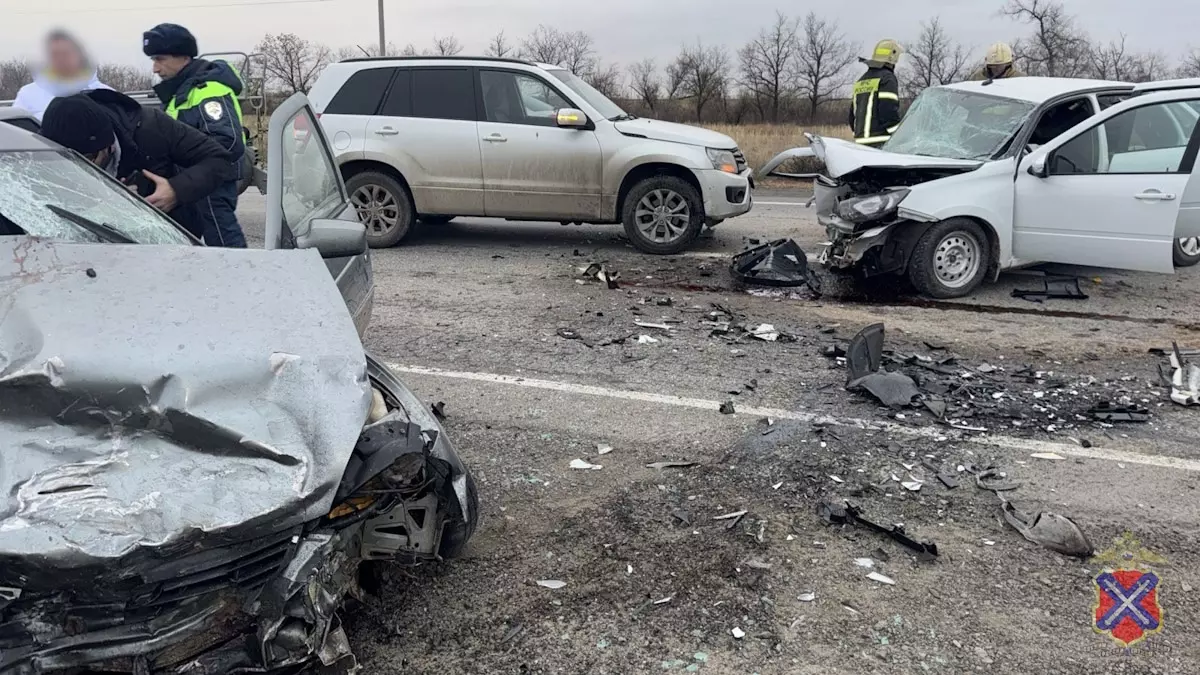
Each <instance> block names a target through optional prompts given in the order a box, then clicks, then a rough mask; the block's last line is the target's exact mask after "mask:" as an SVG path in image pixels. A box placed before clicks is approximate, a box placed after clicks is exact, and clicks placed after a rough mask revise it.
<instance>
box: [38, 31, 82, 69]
mask: <svg viewBox="0 0 1200 675" xmlns="http://www.w3.org/2000/svg"><path fill="white" fill-rule="evenodd" d="M46 65H47V66H48V67H49V69H50V72H52V73H54V74H55V75H58V76H60V77H72V76H75V75H78V74H79V73H81V72H83V70H84V68H86V67H87V63H86V62H85V60H84V58H83V53H82V52H80V51H79V47H77V46H75V43H73V42H71V41H70V40H67V39H64V38H57V39H54V40H51V41H50V42H48V43H46Z"/></svg>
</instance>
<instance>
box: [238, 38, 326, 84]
mask: <svg viewBox="0 0 1200 675" xmlns="http://www.w3.org/2000/svg"><path fill="white" fill-rule="evenodd" d="M255 50H256V51H258V52H260V53H261V54H262V55H263V61H264V66H265V69H266V71H267V78H268V86H271V87H276V88H278V89H281V90H283V91H284V92H285V93H288V94H293V93H295V92H303V93H305V94H307V93H308V91H309V90H310V89H312V85H313V83H314V82H316V80H317V75H319V74H320V73H321V69H322V68H324V67H325V65H326V64H327V63H329V59H330V56H331V54H330V52H329V48H328V47H326V46H324V45H321V44H318V43H316V42H310V41H308V40H306V39H304V38H302V37H300V36H299V35H296V34H295V33H278V34H267V35H266V36H264V37H263V39H262V41H261V42H259V43H258V47H256V48H255Z"/></svg>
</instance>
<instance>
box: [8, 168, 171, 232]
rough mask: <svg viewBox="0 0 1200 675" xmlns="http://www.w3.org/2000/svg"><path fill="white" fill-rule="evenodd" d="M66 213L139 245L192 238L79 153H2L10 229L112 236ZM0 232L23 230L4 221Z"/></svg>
mask: <svg viewBox="0 0 1200 675" xmlns="http://www.w3.org/2000/svg"><path fill="white" fill-rule="evenodd" d="M50 207H53V208H50ZM64 213H69V214H74V215H76V216H80V217H83V218H86V219H87V220H90V221H93V222H95V223H100V224H101V225H106V226H108V227H111V228H112V229H114V230H116V231H117V232H119V233H121V234H122V235H124V236H125V237H126V238H128V239H131V240H133V241H134V242H136V243H139V244H183V245H187V244H191V243H192V241H191V240H190V239H189V238H188V237H187V235H185V234H184V233H183V232H181V231H180V230H179V229H178V228H177V227H176V226H175V225H174V224H173V223H172V222H171V221H170V220H169V219H167V217H166V216H164V215H162V214H161V213H159V212H157V211H155V210H154V209H153V208H151V207H150V206H149V205H147V204H146V203H145V202H142V201H141V200H139V199H138V198H137V197H135V196H134V195H132V194H130V192H129V191H128V190H126V189H125V188H123V187H121V185H120V184H119V183H117V182H115V181H112V180H109V179H108V178H107V177H105V176H104V175H102V174H101V173H100V172H99V170H98V169H96V168H95V167H94V166H92V165H91V164H89V163H88V162H87V161H86V160H84V159H82V158H80V157H77V156H76V155H73V154H71V153H67V152H61V151H55V150H38V151H32V152H0V216H2V217H3V218H2V220H6V221H7V222H8V223H11V225H10V226H8V227H9V228H11V227H12V226H16V227H18V228H20V230H21V232H23V233H24V234H28V235H30V236H34V237H46V238H49V239H57V240H60V241H77V242H86V243H96V242H100V241H109V239H105V238H103V237H101V236H98V235H97V234H95V233H94V232H91V231H89V230H88V229H87V228H86V227H80V226H79V225H78V224H77V222H75V221H73V220H71V219H70V218H69V217H68V216H64V215H63V214H64ZM0 233H4V234H20V232H5V230H4V227H3V226H0Z"/></svg>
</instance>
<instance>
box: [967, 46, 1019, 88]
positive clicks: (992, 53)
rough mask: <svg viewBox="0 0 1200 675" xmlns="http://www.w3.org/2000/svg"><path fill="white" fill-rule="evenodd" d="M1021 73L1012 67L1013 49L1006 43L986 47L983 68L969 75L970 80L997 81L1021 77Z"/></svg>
mask: <svg viewBox="0 0 1200 675" xmlns="http://www.w3.org/2000/svg"><path fill="white" fill-rule="evenodd" d="M1021 75H1022V73H1021V71H1019V70H1017V67H1016V66H1014V65H1013V49H1012V46H1011V45H1009V44H1008V43H1007V42H997V43H996V44H994V45H992V46H991V47H988V50H987V54H986V55H985V56H984V58H983V67H982V68H980V69H979V70H976V71H975V72H974V73H972V74H971V79H972V80H999V79H1002V78H1006V77H1021Z"/></svg>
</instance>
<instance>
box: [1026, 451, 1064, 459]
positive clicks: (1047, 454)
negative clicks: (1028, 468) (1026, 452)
mask: <svg viewBox="0 0 1200 675" xmlns="http://www.w3.org/2000/svg"><path fill="white" fill-rule="evenodd" d="M1030 457H1032V458H1034V459H1066V457H1063V456H1062V455H1060V454H1058V453H1054V452H1035V453H1033V454H1032V455H1030Z"/></svg>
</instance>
